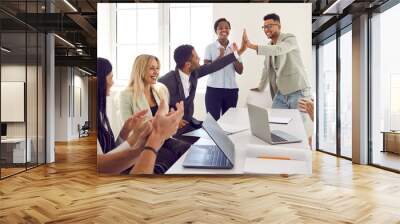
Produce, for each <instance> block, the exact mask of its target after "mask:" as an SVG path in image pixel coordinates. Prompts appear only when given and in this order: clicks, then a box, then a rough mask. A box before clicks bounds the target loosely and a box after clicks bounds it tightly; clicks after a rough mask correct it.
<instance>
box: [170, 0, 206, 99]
mask: <svg viewBox="0 0 400 224" xmlns="http://www.w3.org/2000/svg"><path fill="white" fill-rule="evenodd" d="M169 13H170V24H169V25H170V42H169V46H170V60H169V68H170V69H171V70H173V69H175V61H174V57H173V54H174V49H175V48H176V47H178V46H179V45H181V44H190V45H192V46H193V47H194V48H195V49H196V52H197V54H198V55H199V57H200V64H202V63H203V61H204V54H205V50H206V47H207V45H208V44H210V43H211V42H212V40H213V39H212V38H213V29H212V27H213V22H212V5H211V4H200V3H198V4H190V3H188V4H179V3H174V4H171V5H170V9H169ZM188 18H189V19H188ZM206 80H207V79H206V78H201V79H200V80H199V82H198V85H197V89H198V91H203V92H205V89H206V84H207V83H206Z"/></svg>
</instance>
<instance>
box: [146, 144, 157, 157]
mask: <svg viewBox="0 0 400 224" xmlns="http://www.w3.org/2000/svg"><path fill="white" fill-rule="evenodd" d="M146 149H147V150H150V151H152V152H154V154H155V155H156V156H157V154H158V152H157V150H155V149H154V148H152V147H150V146H145V147H144V148H143V150H146Z"/></svg>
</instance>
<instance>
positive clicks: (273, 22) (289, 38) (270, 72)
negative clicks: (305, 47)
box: [244, 14, 310, 109]
mask: <svg viewBox="0 0 400 224" xmlns="http://www.w3.org/2000/svg"><path fill="white" fill-rule="evenodd" d="M262 28H263V30H264V33H265V34H266V35H267V37H268V39H271V42H270V43H269V44H267V45H255V44H252V43H251V42H250V41H249V39H248V37H247V35H246V34H245V37H244V39H245V41H246V44H247V47H248V48H251V49H253V50H256V52H257V54H258V55H264V56H265V60H264V69H263V72H262V76H261V80H260V83H259V86H258V87H257V88H254V89H251V90H253V91H263V90H264V89H265V87H266V86H267V84H269V86H270V91H271V97H272V99H273V103H272V108H282V109H297V108H298V101H299V99H301V98H309V97H310V84H309V81H308V78H307V74H306V71H305V68H304V65H303V60H302V59H301V56H300V50H299V46H298V44H297V40H296V37H295V36H294V35H293V34H289V33H281V24H280V18H279V16H278V15H277V14H268V15H266V16H264V26H262Z"/></svg>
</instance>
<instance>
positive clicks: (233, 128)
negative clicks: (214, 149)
mask: <svg viewBox="0 0 400 224" xmlns="http://www.w3.org/2000/svg"><path fill="white" fill-rule="evenodd" d="M219 125H220V126H221V128H222V129H223V130H224V131H225V133H226V134H227V135H230V134H236V133H238V132H241V131H245V130H247V129H249V127H248V126H245V125H238V124H227V123H224V124H219Z"/></svg>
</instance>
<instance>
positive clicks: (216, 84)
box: [204, 40, 241, 89]
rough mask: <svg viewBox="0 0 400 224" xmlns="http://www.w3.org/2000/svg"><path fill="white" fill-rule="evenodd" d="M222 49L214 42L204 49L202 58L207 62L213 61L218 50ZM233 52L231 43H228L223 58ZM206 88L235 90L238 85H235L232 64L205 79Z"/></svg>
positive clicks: (217, 42) (216, 56)
mask: <svg viewBox="0 0 400 224" xmlns="http://www.w3.org/2000/svg"><path fill="white" fill-rule="evenodd" d="M221 47H223V46H222V45H221V44H220V43H219V41H218V40H217V41H215V42H214V43H212V44H210V45H208V46H207V48H206V53H205V56H204V59H205V60H209V61H215V60H217V59H218V57H219V54H220V53H219V48H221ZM232 52H233V49H232V43H231V42H229V43H228V46H226V48H225V54H224V56H226V55H228V54H230V53H232ZM234 53H235V56H236V58H237V59H238V61H239V62H240V61H241V59H240V57H239V55H238V54H237V53H236V52H234ZM207 86H209V87H213V88H225V89H237V88H238V85H237V83H236V72H235V67H234V66H233V63H231V64H229V65H227V66H225V67H224V68H222V69H220V70H218V71H216V72H214V73H211V74H210V75H208V79H207Z"/></svg>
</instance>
